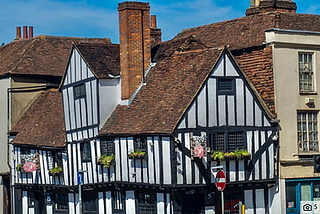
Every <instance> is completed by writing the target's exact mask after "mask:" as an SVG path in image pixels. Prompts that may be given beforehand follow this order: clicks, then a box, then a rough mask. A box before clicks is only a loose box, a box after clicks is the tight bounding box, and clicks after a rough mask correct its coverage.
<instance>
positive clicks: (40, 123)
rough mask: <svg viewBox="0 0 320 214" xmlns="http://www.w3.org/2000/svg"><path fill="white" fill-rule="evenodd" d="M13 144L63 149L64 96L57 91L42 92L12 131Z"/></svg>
mask: <svg viewBox="0 0 320 214" xmlns="http://www.w3.org/2000/svg"><path fill="white" fill-rule="evenodd" d="M10 132H11V133H17V135H16V137H15V138H14V140H13V141H12V143H13V144H20V145H33V146H39V147H41V146H44V147H63V146H64V145H65V139H66V135H65V128H64V118H63V107H62V95H61V93H60V92H58V91H57V90H55V89H52V90H50V91H45V92H42V93H41V94H40V95H39V96H38V97H37V99H36V100H35V101H34V102H33V104H32V105H31V106H30V108H29V109H28V110H27V111H26V113H25V114H24V115H23V116H22V117H21V118H20V120H19V121H18V122H17V124H16V125H15V126H14V127H13V128H12V130H11V131H10Z"/></svg>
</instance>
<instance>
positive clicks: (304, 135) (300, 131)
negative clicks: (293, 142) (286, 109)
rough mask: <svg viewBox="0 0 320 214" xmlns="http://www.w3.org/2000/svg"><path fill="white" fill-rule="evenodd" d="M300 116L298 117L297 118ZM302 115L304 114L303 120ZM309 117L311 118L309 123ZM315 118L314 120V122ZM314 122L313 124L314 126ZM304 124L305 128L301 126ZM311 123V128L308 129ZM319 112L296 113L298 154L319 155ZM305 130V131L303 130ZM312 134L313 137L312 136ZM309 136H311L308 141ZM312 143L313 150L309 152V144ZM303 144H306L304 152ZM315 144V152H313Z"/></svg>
mask: <svg viewBox="0 0 320 214" xmlns="http://www.w3.org/2000/svg"><path fill="white" fill-rule="evenodd" d="M299 114H300V117H299ZM302 114H305V120H303V118H302ZM309 115H313V116H312V120H311V121H310V117H309ZM314 118H316V120H314ZM314 122H315V124H314ZM303 123H305V127H304V125H303ZM310 123H311V127H310ZM318 123H319V111H302V110H298V111H297V143H298V151H299V153H319V124H318ZM304 128H306V130H304ZM312 134H313V135H312ZM310 136H313V137H312V139H310ZM311 141H312V142H313V143H312V144H313V146H312V147H313V150H310V147H311V146H310V143H311ZM304 142H306V145H307V146H306V148H307V149H306V150H304ZM315 144H317V146H316V147H317V150H314V148H315Z"/></svg>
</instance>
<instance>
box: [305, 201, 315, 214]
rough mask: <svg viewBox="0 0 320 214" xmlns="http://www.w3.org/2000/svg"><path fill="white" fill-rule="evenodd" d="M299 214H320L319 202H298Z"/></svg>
mask: <svg viewBox="0 0 320 214" xmlns="http://www.w3.org/2000/svg"><path fill="white" fill-rule="evenodd" d="M300 213H301V214H320V201H300Z"/></svg>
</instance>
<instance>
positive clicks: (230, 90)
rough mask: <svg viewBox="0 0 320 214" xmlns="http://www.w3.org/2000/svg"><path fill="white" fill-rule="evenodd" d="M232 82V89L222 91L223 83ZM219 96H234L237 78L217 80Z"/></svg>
mask: <svg viewBox="0 0 320 214" xmlns="http://www.w3.org/2000/svg"><path fill="white" fill-rule="evenodd" d="M229 81H230V86H231V89H226V90H224V89H221V88H220V87H222V85H221V83H222V82H229ZM217 94H218V95H234V94H235V78H230V77H221V78H217Z"/></svg>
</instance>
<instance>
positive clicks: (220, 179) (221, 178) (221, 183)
mask: <svg viewBox="0 0 320 214" xmlns="http://www.w3.org/2000/svg"><path fill="white" fill-rule="evenodd" d="M215 185H216V187H217V189H218V190H219V191H223V190H224V188H225V187H226V175H225V174H224V172H223V171H222V170H218V172H217V174H216V180H215Z"/></svg>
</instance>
